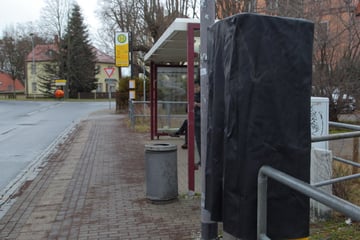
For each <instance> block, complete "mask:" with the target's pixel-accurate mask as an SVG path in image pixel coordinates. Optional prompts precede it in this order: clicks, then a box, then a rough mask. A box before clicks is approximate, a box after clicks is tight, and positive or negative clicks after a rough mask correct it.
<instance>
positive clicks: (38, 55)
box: [25, 44, 119, 97]
mask: <svg viewBox="0 0 360 240" xmlns="http://www.w3.org/2000/svg"><path fill="white" fill-rule="evenodd" d="M93 50H94V52H95V53H96V69H97V70H98V71H97V72H98V73H97V74H96V76H95V78H96V79H97V89H95V90H94V91H93V93H107V92H108V91H111V92H115V91H116V89H117V87H118V81H119V69H118V68H117V67H115V59H114V58H113V57H111V56H109V55H107V54H105V53H103V52H101V51H100V50H98V49H96V48H93ZM57 52H58V47H57V45H56V44H45V45H36V46H35V47H34V49H33V50H32V51H31V52H30V53H29V54H28V55H27V57H26V59H25V71H26V72H25V76H26V79H25V81H26V89H25V95H26V96H27V97H43V96H44V93H43V91H42V89H41V85H40V84H39V83H40V81H41V76H43V75H44V74H45V69H46V66H47V65H49V64H52V63H54V64H55V55H56V54H57ZM109 79H112V82H111V83H109V81H108V80H109ZM55 80H57V79H54V85H55ZM64 80H66V79H64ZM114 82H115V84H114Z"/></svg>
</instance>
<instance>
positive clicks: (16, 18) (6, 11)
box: [0, 0, 99, 36]
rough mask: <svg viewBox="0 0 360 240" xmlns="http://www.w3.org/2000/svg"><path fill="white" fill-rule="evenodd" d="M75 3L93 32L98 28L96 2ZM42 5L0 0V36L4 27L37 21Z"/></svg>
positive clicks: (39, 0)
mask: <svg viewBox="0 0 360 240" xmlns="http://www.w3.org/2000/svg"><path fill="white" fill-rule="evenodd" d="M77 2H78V4H79V5H80V8H81V11H82V13H83V17H84V20H85V24H87V25H88V27H89V30H90V31H91V32H95V31H96V30H97V28H98V27H99V23H98V20H97V18H96V16H95V10H96V9H97V8H98V6H97V0H77ZM44 5H45V4H44V0H0V6H1V14H0V36H2V32H3V30H4V29H5V28H6V27H9V26H16V24H17V23H26V22H36V21H38V20H39V18H40V11H41V9H42V7H44Z"/></svg>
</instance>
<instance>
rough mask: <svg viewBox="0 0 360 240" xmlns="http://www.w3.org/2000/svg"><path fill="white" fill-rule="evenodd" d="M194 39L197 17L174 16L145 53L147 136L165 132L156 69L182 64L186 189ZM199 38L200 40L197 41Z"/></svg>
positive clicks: (191, 153) (191, 152) (191, 167)
mask: <svg viewBox="0 0 360 240" xmlns="http://www.w3.org/2000/svg"><path fill="white" fill-rule="evenodd" d="M195 39H200V20H198V19H189V18H177V19H175V20H174V21H173V23H172V24H171V25H170V26H169V27H168V28H167V30H166V31H165V32H164V33H163V34H162V36H161V37H160V38H159V40H158V41H157V42H156V43H155V44H154V46H153V47H152V48H151V49H150V50H149V52H147V53H146V55H145V57H144V59H145V62H146V63H147V64H148V65H150V135H151V136H150V137H151V139H154V138H155V137H157V138H159V137H160V136H161V135H166V134H167V133H165V132H163V131H160V129H159V128H158V117H159V116H158V97H159V93H158V69H160V68H162V67H171V66H173V67H180V66H182V67H183V68H185V73H186V82H187V86H186V89H184V90H185V91H186V96H187V97H186V100H187V101H186V109H187V119H188V130H187V134H188V189H189V191H194V189H195V178H194V172H195V163H194V159H195V141H194V132H195V131H194V129H195V125H194V81H195V68H196V66H195V62H196V57H197V55H198V54H197V53H196V52H195V41H196V40H195ZM197 42H199V41H197Z"/></svg>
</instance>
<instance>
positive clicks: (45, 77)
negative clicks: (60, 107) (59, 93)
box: [38, 62, 60, 97]
mask: <svg viewBox="0 0 360 240" xmlns="http://www.w3.org/2000/svg"><path fill="white" fill-rule="evenodd" d="M57 66H58V64H57V62H54V63H47V64H45V65H44V72H43V74H41V75H39V76H38V77H39V81H38V84H39V90H40V92H42V93H43V94H44V96H46V97H54V92H55V90H56V86H55V80H56V79H60V78H59V77H57V76H58V75H59V73H58V71H59V70H58V69H59V68H58V67H57Z"/></svg>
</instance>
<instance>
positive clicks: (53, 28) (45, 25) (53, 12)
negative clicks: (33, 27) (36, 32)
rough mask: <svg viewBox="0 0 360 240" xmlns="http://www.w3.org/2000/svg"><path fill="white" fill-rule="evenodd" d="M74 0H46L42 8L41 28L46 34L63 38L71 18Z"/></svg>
mask: <svg viewBox="0 0 360 240" xmlns="http://www.w3.org/2000/svg"><path fill="white" fill-rule="evenodd" d="M73 3H74V1H73V0H46V1H45V6H44V7H43V9H42V10H41V17H40V19H41V21H40V28H41V29H42V34H44V36H51V38H53V36H55V35H57V36H59V38H62V37H63V35H64V33H65V28H66V26H67V23H68V20H69V14H70V11H71V8H72V5H73Z"/></svg>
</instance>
